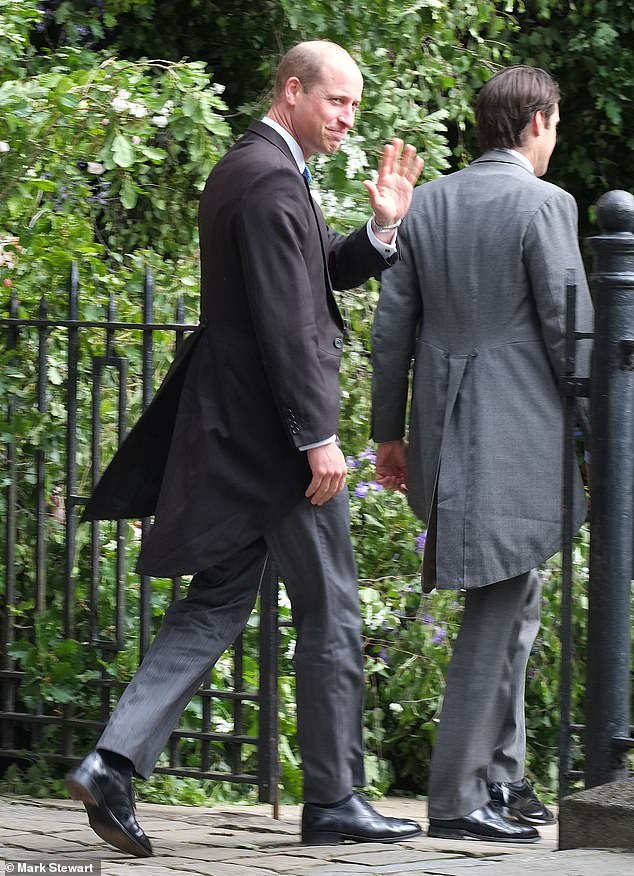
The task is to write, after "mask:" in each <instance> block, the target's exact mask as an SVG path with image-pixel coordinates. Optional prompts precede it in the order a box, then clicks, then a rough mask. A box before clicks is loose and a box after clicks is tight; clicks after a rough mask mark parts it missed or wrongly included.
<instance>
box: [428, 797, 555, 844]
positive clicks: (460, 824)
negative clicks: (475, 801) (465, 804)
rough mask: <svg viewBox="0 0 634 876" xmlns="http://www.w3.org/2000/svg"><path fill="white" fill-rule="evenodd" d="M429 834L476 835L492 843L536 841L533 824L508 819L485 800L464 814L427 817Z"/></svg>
mask: <svg viewBox="0 0 634 876" xmlns="http://www.w3.org/2000/svg"><path fill="white" fill-rule="evenodd" d="M427 834H428V836H435V837H440V838H441V839H475V840H481V841H486V842H493V843H536V842H537V840H538V839H540V836H539V833H538V832H537V831H536V830H535V828H534V827H526V826H525V825H523V824H517V823H516V822H514V821H507V820H506V819H505V818H503V817H502V812H501V810H500V808H499V807H498V806H497V805H496V804H491V805H490V804H487V805H486V806H482V807H481V808H480V809H476V810H475V811H474V812H472V813H471V815H465V816H464V818H430V819H429V830H428V831H427Z"/></svg>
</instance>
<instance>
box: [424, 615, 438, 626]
mask: <svg viewBox="0 0 634 876" xmlns="http://www.w3.org/2000/svg"><path fill="white" fill-rule="evenodd" d="M423 623H424V624H426V625H427V626H428V627H433V626H434V624H435V623H436V618H433V617H432V616H431V615H430V614H424V615H423Z"/></svg>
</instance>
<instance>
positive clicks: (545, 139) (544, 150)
mask: <svg viewBox="0 0 634 876" xmlns="http://www.w3.org/2000/svg"><path fill="white" fill-rule="evenodd" d="M558 124H559V104H555V108H554V110H553V111H552V113H551V114H550V116H549V117H548V118H546V117H545V116H544V117H543V126H541V129H540V136H539V138H538V140H537V142H536V144H535V146H536V150H537V151H536V161H535V176H543V175H544V174H545V173H546V171H547V170H548V162H549V161H550V156H551V155H552V154H553V149H554V148H555V144H556V142H557V125H558Z"/></svg>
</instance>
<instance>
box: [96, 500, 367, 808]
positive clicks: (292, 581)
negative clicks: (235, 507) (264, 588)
mask: <svg viewBox="0 0 634 876" xmlns="http://www.w3.org/2000/svg"><path fill="white" fill-rule="evenodd" d="M269 553H270V554H271V556H272V557H273V559H274V560H275V562H276V564H277V565H278V568H279V570H280V573H281V575H282V578H283V580H284V584H285V587H286V590H287V593H288V596H289V599H290V602H291V607H292V614H293V623H294V625H295V629H296V634H297V643H296V648H295V656H294V663H295V673H296V691H297V725H298V741H299V747H300V753H301V756H302V763H303V771H304V799H305V800H306V801H308V802H312V803H332V802H335V801H337V800H340V799H341V798H342V797H345V796H346V795H347V794H349V793H350V792H351V790H352V788H353V787H360V786H363V785H364V784H365V775H364V768H363V698H364V678H363V660H362V649H361V617H360V611H359V601H358V584H357V572H356V565H355V561H354V556H353V553H352V545H351V542H350V535H349V513H348V493H347V490H344V491H343V492H341V493H339V494H338V495H337V496H335V497H334V498H333V499H331V500H330V501H329V502H327V503H326V504H325V505H322V506H320V507H317V506H314V505H311V504H310V502H309V501H308V500H307V499H303V500H302V501H301V502H300V503H299V504H298V505H297V506H296V507H295V508H294V509H293V510H292V511H291V512H290V514H288V515H287V516H286V517H285V518H284V519H283V520H282V521H280V522H279V523H278V524H276V525H275V526H274V527H273V528H272V529H271V531H269V532H268V533H267V535H266V536H265V537H264V538H262V539H259V540H258V541H256V542H254V543H253V544H251V545H249V546H248V547H247V548H245V549H243V550H241V551H239V552H237V553H236V554H235V555H233V556H231V557H230V558H229V559H228V560H227V561H225V562H223V563H221V564H219V565H218V566H215V567H213V568H211V569H207V570H205V571H204V572H199V573H198V574H197V575H195V576H194V578H193V579H192V582H191V584H190V586H189V590H188V593H187V596H186V597H185V598H184V599H180V600H177V601H176V602H174V603H173V604H172V605H171V606H170V607H169V609H168V610H167V612H166V613H165V617H164V619H163V623H162V626H161V629H160V630H159V632H158V634H157V636H156V638H155V639H154V641H153V643H152V645H151V647H150V648H149V650H148V652H147V654H146V655H145V657H144V659H143V662H142V664H141V666H140V667H139V669H138V670H137V672H136V674H135V676H134V678H133V679H132V681H131V682H130V684H129V685H128V687H127V688H126V690H125V691H124V693H123V696H122V697H121V699H120V701H119V703H118V705H117V707H116V709H115V711H114V712H113V714H112V716H111V718H110V721H109V722H108V725H107V726H106V728H105V730H104V732H103V734H102V736H101V738H100V740H99V742H98V743H97V747H98V748H101V749H107V750H109V751H113V752H116V753H118V754H121V755H124V756H125V757H127V758H129V760H131V761H132V763H133V765H134V768H135V770H136V772H137V773H138V774H139V775H141V776H143V777H145V778H147V777H148V776H149V775H150V774H151V772H152V770H153V768H154V765H155V763H156V761H157V759H158V756H159V754H160V753H161V751H162V750H163V748H164V747H165V744H166V742H167V740H168V738H169V736H170V733H171V732H172V730H173V729H174V727H176V725H177V724H178V721H179V718H180V716H181V713H182V711H183V709H184V708H185V706H186V705H187V703H188V702H189V700H190V699H191V698H192V696H193V695H194V694H195V692H196V690H197V689H198V687H199V686H200V684H201V682H202V681H203V679H204V678H205V676H206V675H207V673H208V672H209V670H210V669H211V667H212V666H213V665H214V663H215V662H216V661H217V660H218V658H219V657H220V656H221V654H222V653H223V652H224V651H225V650H226V649H227V647H228V646H229V645H230V644H231V643H232V642H233V641H234V640H235V639H236V637H237V636H238V635H239V633H240V632H241V630H242V629H243V627H244V626H245V624H246V622H247V620H248V618H249V615H250V614H251V611H252V609H253V605H254V603H255V599H256V596H257V592H258V587H259V584H260V581H261V578H262V574H263V571H264V567H265V563H266V561H267V557H268V554H269Z"/></svg>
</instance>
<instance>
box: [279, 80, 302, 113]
mask: <svg viewBox="0 0 634 876" xmlns="http://www.w3.org/2000/svg"><path fill="white" fill-rule="evenodd" d="M303 90H304V89H303V88H302V83H301V82H300V81H299V79H298V78H297V76H289V77H288V79H287V80H286V83H285V85H284V96H285V97H286V100H287V103H289V104H290V105H291V106H295V104H296V103H297V96H298V94H299V93H300V92H302V91H303Z"/></svg>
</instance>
